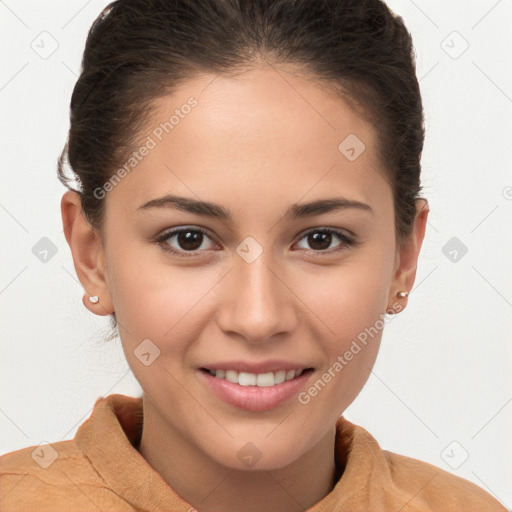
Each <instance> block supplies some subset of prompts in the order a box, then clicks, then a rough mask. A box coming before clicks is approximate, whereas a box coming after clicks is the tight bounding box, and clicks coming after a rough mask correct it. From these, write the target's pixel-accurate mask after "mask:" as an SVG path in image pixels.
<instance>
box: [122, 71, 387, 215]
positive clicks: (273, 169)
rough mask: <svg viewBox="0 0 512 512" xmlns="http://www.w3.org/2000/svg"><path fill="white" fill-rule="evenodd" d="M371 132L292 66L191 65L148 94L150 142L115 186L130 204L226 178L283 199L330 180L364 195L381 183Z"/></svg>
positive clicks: (237, 186) (241, 189)
mask: <svg viewBox="0 0 512 512" xmlns="http://www.w3.org/2000/svg"><path fill="white" fill-rule="evenodd" d="M375 138H376V134H375V132H374V131H373V129H372V127H371V125H369V124H368V123H367V122H366V121H365V120H364V119H362V118H361V117H360V116H359V115H358V114H357V113H356V112H355V111H354V110H353V109H352V108H351V107H350V106H349V104H348V103H347V102H345V101H344V100H343V98H342V97H339V96H336V95H335V94H333V91H332V90H331V89H329V88H328V87H327V86H325V85H322V84H321V83H320V82H318V81H316V80H314V79H311V78H307V77H305V76H304V75H301V74H298V73H296V72H294V71H293V70H291V69H286V68H282V67H275V66H262V67H258V68H254V69H250V70H248V71H245V72H243V73H240V74H238V75H236V76H224V75H208V74H205V75H199V76H198V77H197V78H195V79H192V80H189V81H187V82H185V83H183V84H181V86H180V87H179V89H178V90H177V91H175V92H174V93H173V94H170V95H167V96H163V97H161V98H159V99H158V100H156V101H155V102H154V111H153V113H152V115H151V116H150V118H149V120H148V122H147V124H146V126H145V128H144V129H143V130H142V131H141V133H140V137H139V140H140V141H142V144H144V141H146V145H147V146H148V147H149V146H151V148H150V149H149V150H148V151H144V153H145V155H144V156H143V158H139V161H138V162H136V165H135V166H134V167H133V170H130V173H129V176H128V177H127V178H126V179H125V180H123V183H122V184H121V185H120V186H118V187H116V190H115V191H114V195H116V194H120V193H123V194H128V195H130V197H131V198H132V199H133V204H132V201H130V204H132V206H131V207H130V209H131V211H134V210H135V209H136V208H137V206H139V205H140V204H142V203H143V202H144V201H147V200H149V199H152V198H154V197H155V195H156V194H160V195H161V193H162V192H171V191H173V192H175V193H177V192H181V193H183V192H187V193H188V195H190V194H191V193H192V194H195V195H196V196H200V197H202V198H206V197H205V196H208V195H209V194H210V192H211V191H216V193H217V194H218V193H219V192H220V193H222V192H225V191H226V187H228V188H229V190H230V191H231V193H232V194H238V195H240V194H242V195H243V194H250V193H251V191H254V192H256V191H258V192H259V193H260V196H261V195H262V194H265V195H266V196H267V197H268V195H269V194H271V195H273V196H274V198H275V199H280V198H285V197H286V196H288V195H289V196H290V199H291V201H295V200H298V199H299V198H300V197H302V196H304V195H305V194H307V193H308V190H309V191H311V193H312V194H315V191H318V192H319V193H320V191H323V192H324V193H323V195H324V196H325V191H330V190H332V189H333V187H334V188H337V189H339V192H340V193H342V194H343V193H344V192H345V190H343V189H346V190H349V191H350V192H351V193H352V196H353V197H352V199H355V200H363V201H364V200H366V201H367V200H368V196H369V195H372V194H375V193H379V191H380V192H382V191H381V190H380V189H382V187H383V186H385V179H384V180H383V178H384V176H385V173H384V170H383V169H382V168H381V164H380V162H379V159H378V156H377V154H376V150H375ZM121 191H122V192H121ZM355 196H359V197H355ZM365 196H366V197H365ZM311 199H314V197H313V196H312V197H311ZM126 204H128V203H126Z"/></svg>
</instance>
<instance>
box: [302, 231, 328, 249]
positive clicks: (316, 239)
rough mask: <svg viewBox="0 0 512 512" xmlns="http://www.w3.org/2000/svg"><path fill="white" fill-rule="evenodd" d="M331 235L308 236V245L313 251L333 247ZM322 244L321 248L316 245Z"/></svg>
mask: <svg viewBox="0 0 512 512" xmlns="http://www.w3.org/2000/svg"><path fill="white" fill-rule="evenodd" d="M331 236H332V235H331V233H311V234H309V235H308V243H309V245H310V246H311V247H312V248H313V249H319V250H322V249H328V248H329V246H330V245H331ZM318 243H320V247H319V246H318V245H317V246H316V247H315V244H318Z"/></svg>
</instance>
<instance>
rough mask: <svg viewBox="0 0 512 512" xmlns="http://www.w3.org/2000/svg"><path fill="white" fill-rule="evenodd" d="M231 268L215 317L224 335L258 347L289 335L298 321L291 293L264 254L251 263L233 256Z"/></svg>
mask: <svg viewBox="0 0 512 512" xmlns="http://www.w3.org/2000/svg"><path fill="white" fill-rule="evenodd" d="M234 265H235V268H233V270H232V271H231V272H229V275H228V276H226V277H227V278H228V279H229V280H228V281H227V282H226V283H225V290H224V294H223V302H222V305H221V306H220V308H219V313H218V316H217V322H218V325H219V327H220V328H221V329H222V330H223V332H224V333H225V334H226V335H231V336H234V335H238V336H241V337H243V338H244V340H245V341H248V342H251V343H259V344H261V343H265V342H267V341H271V340H275V338H276V336H277V335H280V336H284V335H285V333H290V332H292V331H293V330H294V329H295V327H296V325H297V321H298V318H297V312H296V309H295V307H294V300H293V299H294V294H293V293H292V291H291V290H290V288H289V285H287V283H286V279H285V275H284V273H283V272H282V271H281V272H280V271H279V269H278V267H277V266H276V265H272V262H271V261H270V257H267V255H266V252H265V251H264V252H263V254H261V255H260V256H259V257H258V258H257V259H256V260H255V261H253V262H252V263H247V262H246V261H244V260H243V259H242V258H238V256H236V258H235V263H234Z"/></svg>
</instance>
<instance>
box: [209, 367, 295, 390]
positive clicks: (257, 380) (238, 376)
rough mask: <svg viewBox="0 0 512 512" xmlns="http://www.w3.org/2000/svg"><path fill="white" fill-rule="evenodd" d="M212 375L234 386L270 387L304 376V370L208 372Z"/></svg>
mask: <svg viewBox="0 0 512 512" xmlns="http://www.w3.org/2000/svg"><path fill="white" fill-rule="evenodd" d="M208 371H209V373H210V375H213V376H215V377H217V378H218V379H225V380H227V381H228V382H232V383H233V384H239V385H240V386H260V387H269V386H274V385H275V384H282V383H283V382H285V381H288V380H292V379H294V378H295V377H298V376H299V375H302V373H303V372H304V370H300V369H299V370H288V371H286V370H279V371H277V372H267V373H258V374H256V373H248V372H237V371H235V370H208Z"/></svg>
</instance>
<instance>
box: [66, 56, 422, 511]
mask: <svg viewBox="0 0 512 512" xmlns="http://www.w3.org/2000/svg"><path fill="white" fill-rule="evenodd" d="M191 96H193V97H194V98H195V99H196V100H197V102H198V103H197V106H196V107H195V108H193V109H192V110H191V111H190V113H189V114H187V115H186V116H184V117H183V119H180V122H179V124H177V125H176V126H175V127H174V129H173V130H172V131H170V133H169V134H167V135H165V136H164V137H163V138H162V140H161V141H157V142H158V144H157V145H156V147H154V148H153V149H151V150H150V151H149V153H148V154H147V155H146V156H145V157H144V158H143V159H142V161H141V162H140V163H139V164H138V165H137V167H136V168H134V170H133V171H132V172H130V173H129V174H128V175H127V176H126V177H124V178H123V179H122V180H121V182H120V183H119V184H117V185H116V186H115V187H114V188H113V189H112V190H111V191H109V192H108V193H107V194H106V197H105V201H106V210H105V222H104V225H103V226H102V233H101V235H102V236H99V233H98V232H97V231H96V230H94V229H92V228H91V226H90V225H89V224H88V223H87V221H86V220H85V217H84V215H83V213H82V210H81V205H80V198H79V196H78V194H77V193H75V192H72V191H69V192H66V193H65V194H64V196H63V198H62V203H61V211H62V220H63V225H64V226H65V235H66V239H67V241H68V243H69V246H70V248H71V251H72V255H73V261H74V265H75V269H76V272H77V275H78V277H79V279H80V281H81V283H82V285H83V287H84V290H85V294H84V296H83V303H84V305H85V307H86V308H88V309H89V310H90V311H91V312H93V313H94V314H97V315H108V314H111V313H112V312H114V311H115V314H116V317H117V320H118V325H119V332H120V336H121V341H122V346H123V350H124V353H125V355H126V358H127V361H128V363H129V365H130V367H131V369H132V371H133V373H134V375H135V377H136V378H137V380H138V381H139V383H140V385H141V386H142V389H143V391H144V397H143V403H144V413H145V416H144V428H143V434H142V439H141V444H140V453H141V455H142V456H143V457H144V458H145V459H146V460H147V461H148V463H149V464H150V465H151V466H152V467H153V468H154V469H155V470H156V471H158V472H159V473H160V475H161V476H162V478H164V480H165V481H166V482H168V484H169V485H170V486H171V487H172V488H173V489H174V490H175V491H176V492H177V493H178V494H179V495H180V496H182V497H183V498H184V499H185V500H186V501H187V502H188V503H190V504H191V505H192V506H194V507H195V508H197V509H199V510H200V511H201V512H203V511H205V512H221V511H222V512H225V511H226V510H244V511H246V512H256V511H263V510H265V511H279V512H288V511H290V512H291V511H297V510H304V509H306V508H308V507H311V506H312V505H314V504H315V503H317V502H318V501H320V500H321V499H322V498H323V497H324V496H325V495H326V494H328V493H329V492H330V491H331V490H332V488H333V485H334V484H335V478H336V475H335V469H336V468H335V461H334V442H335V423H336V420H337V419H338V417H339V416H340V415H341V414H342V413H343V411H344V410H345V409H346V408H347V407H348V406H349V405H350V404H351V403H352V401H353V400H354V399H355V397H356V396H357V395H358V394H359V392H360V391H361V389H362V388H363V386H364V384H365V383H366V381H367V379H368V377H369V374H370V372H371V369H372V367H373V365H374V362H375V359H376V357H377V353H378V349H379V344H380V338H381V334H382V332H379V334H378V335H377V336H375V337H374V338H373V339H371V341H369V342H368V344H367V345H366V347H364V348H363V350H361V351H360V352H359V353H358V354H357V355H355V356H354V358H353V359H352V360H351V361H350V362H349V364H347V365H346V366H345V367H344V368H343V370H342V371H340V372H338V373H337V374H336V376H335V377H334V378H332V380H331V381H330V382H329V383H328V384H327V385H326V386H325V387H324V388H323V389H322V390H321V391H320V392H318V394H317V395H316V396H314V397H312V398H311V400H310V401H309V403H307V404H303V403H301V402H300V401H299V400H298V399H297V398H296V397H294V398H292V399H291V400H288V401H287V402H286V403H284V404H282V405H280V406H278V407H276V408H274V409H271V410H267V411H264V412H250V411H245V410H241V409H239V408H236V407H234V406H232V405H229V404H227V403H225V402H224V401H222V400H221V399H219V398H218V397H217V396H215V395H213V394H212V393H211V392H210V391H209V389H207V388H206V387H205V386H204V385H203V384H202V382H201V380H200V379H199V378H198V372H199V371H200V370H199V368H200V367H202V366H206V367H208V363H210V364H212V363H216V362H219V361H226V360H246V361H263V360H267V359H283V360H286V361H294V362H295V361H296V362H297V363H298V365H299V367H300V366H301V365H303V366H309V367H313V368H314V372H313V373H312V374H311V375H310V377H309V380H308V382H307V383H306V384H305V386H304V390H306V391H307V389H308V388H309V387H311V386H312V385H313V384H314V382H315V381H317V380H318V379H319V378H320V377H321V376H322V374H324V373H325V372H326V371H327V370H328V369H329V368H330V367H332V365H333V363H334V362H335V361H336V360H337V358H338V356H340V355H343V354H344V353H345V352H346V351H347V350H348V349H349V347H350V345H351V343H352V342H353V340H355V339H357V336H358V334H360V333H361V332H363V331H364V330H365V329H366V328H368V327H370V326H373V325H375V324H376V322H378V320H379V319H382V315H384V314H385V313H386V311H388V310H389V309H393V308H394V307H395V306H396V305H397V304H398V307H399V308H404V307H406V302H407V299H406V298H397V292H398V291H400V290H406V291H410V290H411V289H412V287H413V283H414V279H415V275H416V267H417V261H418V255H419V251H420V248H421V244H422V241H423V238H424V233H425V225H426V221H427V215H428V205H427V203H426V201H425V200H418V202H417V215H416V219H415V224H414V227H413V230H412V233H411V235H410V237H408V239H407V240H406V241H405V242H404V243H403V244H398V243H397V240H396V237H395V219H394V209H393V196H392V190H391V188H390V185H389V181H388V179H387V174H386V171H385V169H383V167H382V164H381V162H380V161H379V156H378V154H377V152H376V149H375V148H376V138H375V137H376V134H375V132H374V131H373V128H372V126H371V124H369V123H367V122H366V121H365V120H364V119H363V118H362V117H361V116H359V115H358V114H357V113H356V112H355V111H354V110H352V109H351V108H350V107H349V105H348V104H347V103H346V102H345V101H343V100H342V99H340V98H339V97H336V96H335V95H334V94H332V93H331V92H330V91H329V90H328V89H327V88H326V86H325V84H321V83H320V82H318V81H315V80H313V79H311V78H307V77H306V76H305V75H301V74H300V73H299V72H297V70H294V69H292V68H291V67H286V66H284V65H280V66H279V67H276V66H272V65H255V66H253V67H251V68H250V69H248V70H247V71H246V72H244V73H243V74H240V75H238V76H236V77H228V76H214V75H206V74H205V75H201V76H198V77H197V78H195V79H194V80H190V81H188V82H187V83H186V84H184V85H182V87H180V89H179V91H176V92H175V93H174V94H172V95H168V96H165V97H162V98H160V99H159V100H158V101H157V102H156V103H155V107H156V110H155V112H154V115H152V116H151V119H150V122H149V123H148V124H147V127H146V129H145V130H143V131H142V132H141V133H140V139H141V140H142V139H144V138H145V137H147V136H150V135H151V134H152V132H153V130H154V129H155V127H157V126H158V125H159V124H160V123H161V122H163V121H165V120H168V119H169V117H170V115H172V113H173V112H174V110H175V109H180V108H181V106H182V105H184V104H185V103H187V100H188V98H190V97H191ZM349 134H355V135H356V136H357V137H358V138H359V139H360V140H361V141H363V143H364V144H365V146H366V148H365V150H364V151H363V152H362V153H361V154H360V155H359V156H358V158H356V159H355V160H354V161H350V160H349V159H348V158H347V157H346V156H345V155H344V154H342V152H340V150H339V149H338V145H339V144H340V143H341V142H342V141H343V140H344V139H345V138H346V137H347V136H348V135H349ZM166 194H173V195H177V196H182V197H186V198H190V199H194V200H200V201H208V202H212V203H216V204H217V205H219V206H222V207H223V208H224V209H226V210H229V212H230V213H231V215H232V220H226V219H218V218H213V217H208V216H204V215H200V214H198V213H189V212H187V211H183V210H179V209H176V208H173V207H171V206H167V207H160V208H148V209H139V207H140V206H141V205H143V204H144V203H146V202H147V201H150V200H152V199H155V198H160V197H162V196H164V195H166ZM332 198H344V199H346V200H349V201H357V202H361V203H364V204H366V205H367V206H368V207H369V208H360V207H346V208H343V209H339V210H335V211H330V212H327V213H322V214H317V215H314V216H309V217H302V218H296V219H290V218H288V217H285V213H286V212H287V210H288V209H289V208H290V207H291V206H292V205H293V204H296V203H301V204H302V203H307V202H311V201H316V200H320V199H332ZM178 227H188V228H191V229H192V236H194V233H195V235H196V238H194V239H193V240H196V243H195V246H194V245H192V244H189V245H186V240H185V243H183V240H184V239H183V238H181V239H180V237H179V236H177V235H175V236H171V237H169V238H168V239H167V240H166V241H163V242H162V241H160V242H158V241H157V238H158V237H159V236H160V235H162V234H165V233H166V232H167V231H169V230H170V229H171V228H178ZM326 227H329V228H333V229H337V230H339V231H340V232H341V233H342V234H343V235H344V237H343V238H341V237H339V236H338V235H336V234H333V235H331V237H330V238H329V236H328V235H326V237H327V238H326V239H325V241H324V242H319V241H318V236H319V235H318V234H317V238H316V239H314V238H313V237H312V236H307V234H305V233H304V232H305V231H307V230H308V231H309V230H311V229H312V228H314V229H313V232H314V233H319V234H320V235H321V234H322V233H323V231H322V228H326ZM193 228H202V229H203V230H205V231H206V232H207V233H208V235H206V236H202V238H201V235H200V234H198V233H197V232H195V231H194V230H193ZM249 236H250V237H252V238H253V239H254V240H255V241H256V242H257V244H259V246H260V247H261V249H262V253H261V255H260V256H259V257H257V258H256V259H255V260H254V261H253V262H251V263H248V262H247V261H246V260H244V259H243V258H242V257H241V256H240V255H239V253H238V252H237V247H239V246H240V244H241V243H242V242H243V241H244V240H245V239H246V237H249ZM346 237H348V238H349V239H350V240H353V241H354V242H355V243H353V244H350V243H347V242H346ZM322 244H323V245H322ZM165 247H167V248H171V249H174V250H175V251H178V252H179V253H180V254H183V255H182V256H180V255H176V254H172V253H171V252H168V251H166V250H165V249H164V248H165ZM191 247H193V248H192V249H191ZM252 250H253V249H252ZM190 254H192V255H190ZM90 295H97V296H99V298H100V302H99V303H98V304H92V303H91V302H89V300H88V297H89V296H90ZM144 339H150V340H151V341H152V342H153V343H154V344H155V345H156V346H157V347H158V348H159V350H160V356H159V357H158V358H157V359H155V360H154V362H153V363H152V364H151V365H149V366H145V365H144V364H142V363H141V361H140V360H139V359H138V358H137V357H136V355H135V354H134V350H136V348H137V347H138V346H139V344H140V343H141V342H142V340H144ZM248 442H251V443H252V444H253V445H254V446H256V447H257V449H258V450H259V452H260V453H261V459H260V460H259V461H258V463H257V464H256V465H254V466H253V467H251V468H248V467H247V466H245V465H244V464H243V461H242V460H240V459H239V457H238V456H237V454H238V452H239V451H240V449H241V448H242V447H244V446H245V445H246V443H248ZM120 462H121V461H120Z"/></svg>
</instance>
